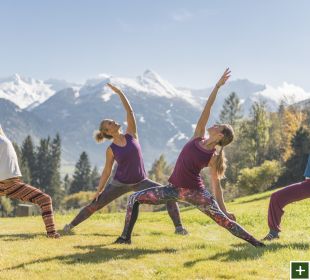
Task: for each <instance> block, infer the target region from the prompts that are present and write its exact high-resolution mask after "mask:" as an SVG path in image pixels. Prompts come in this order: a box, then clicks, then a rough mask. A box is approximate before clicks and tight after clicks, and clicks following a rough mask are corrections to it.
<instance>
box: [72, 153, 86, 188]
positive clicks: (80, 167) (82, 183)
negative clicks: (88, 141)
mask: <svg viewBox="0 0 310 280" xmlns="http://www.w3.org/2000/svg"><path fill="white" fill-rule="evenodd" d="M90 173H91V170H90V163H89V160H88V155H87V154H86V152H82V154H81V155H80V158H79V160H78V162H77V163H76V165H75V171H74V175H73V181H72V184H71V187H70V193H71V194H72V193H77V192H80V191H84V190H88V189H89V188H90V187H91V180H90Z"/></svg>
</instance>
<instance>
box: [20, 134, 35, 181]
mask: <svg viewBox="0 0 310 280" xmlns="http://www.w3.org/2000/svg"><path fill="white" fill-rule="evenodd" d="M21 154H22V155H21V158H22V161H23V162H24V163H25V164H27V166H28V168H29V171H30V178H31V184H32V185H34V184H35V183H36V179H35V178H33V176H32V174H33V173H35V171H34V170H35V168H36V163H35V153H34V147H33V142H32V138H31V136H30V135H28V136H27V137H26V138H25V140H24V142H23V144H22V147H21Z"/></svg>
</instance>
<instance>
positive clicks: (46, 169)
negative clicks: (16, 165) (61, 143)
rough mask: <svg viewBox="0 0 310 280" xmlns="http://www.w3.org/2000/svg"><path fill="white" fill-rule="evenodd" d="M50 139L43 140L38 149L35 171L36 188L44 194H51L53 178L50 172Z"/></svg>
mask: <svg viewBox="0 0 310 280" xmlns="http://www.w3.org/2000/svg"><path fill="white" fill-rule="evenodd" d="M50 167H51V163H50V138H49V137H48V138H47V139H41V140H40V145H39V147H37V153H36V168H35V170H34V177H35V178H36V180H35V184H34V185H35V186H37V187H39V188H40V189H41V190H43V191H44V192H47V193H49V187H50V183H51V178H52V172H51V170H50Z"/></svg>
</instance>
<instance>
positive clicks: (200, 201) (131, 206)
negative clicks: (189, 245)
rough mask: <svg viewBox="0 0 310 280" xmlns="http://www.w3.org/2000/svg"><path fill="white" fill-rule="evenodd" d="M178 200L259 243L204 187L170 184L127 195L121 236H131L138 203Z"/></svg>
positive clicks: (254, 242)
mask: <svg viewBox="0 0 310 280" xmlns="http://www.w3.org/2000/svg"><path fill="white" fill-rule="evenodd" d="M178 200H179V201H185V202H188V203H190V204H192V205H195V206H196V207H197V208H198V209H199V210H200V211H202V212H203V213H205V214H207V215H208V216H209V217H210V218H211V219H213V220H214V221H215V222H216V223H217V224H219V225H220V226H222V227H224V228H226V229H227V230H229V231H230V232H231V233H232V234H233V235H235V236H237V237H239V238H241V239H244V240H246V241H247V242H249V243H251V244H252V245H254V246H256V245H259V244H261V242H259V241H258V240H256V239H255V238H254V237H253V236H252V235H250V234H249V233H248V232H247V231H245V230H244V229H243V228H242V227H241V226H240V225H239V224H237V223H236V222H235V221H233V220H230V219H229V218H228V217H227V216H226V215H225V214H224V213H223V212H222V211H221V209H220V208H219V206H218V204H217V202H216V200H215V199H214V197H213V196H212V195H211V194H210V193H209V192H208V191H207V190H206V189H198V190H196V189H195V190H193V189H188V188H176V187H174V186H173V185H171V184H169V185H166V186H164V187H153V188H150V189H147V190H144V191H140V192H136V193H134V194H132V195H131V196H130V197H129V200H128V205H127V214H126V220H125V226H124V230H123V233H122V235H121V237H122V238H124V239H130V238H131V233H132V230H133V227H134V224H135V222H136V220H137V217H138V212H139V204H155V205H158V204H163V203H167V201H178Z"/></svg>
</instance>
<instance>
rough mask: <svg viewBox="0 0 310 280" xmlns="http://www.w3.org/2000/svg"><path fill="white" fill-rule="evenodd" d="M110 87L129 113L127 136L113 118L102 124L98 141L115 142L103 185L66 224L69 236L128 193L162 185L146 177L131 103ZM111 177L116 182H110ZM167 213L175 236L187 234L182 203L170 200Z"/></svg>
mask: <svg viewBox="0 0 310 280" xmlns="http://www.w3.org/2000/svg"><path fill="white" fill-rule="evenodd" d="M107 85H108V86H109V87H110V89H112V90H113V91H114V92H115V93H116V94H118V96H119V97H120V99H121V102H122V104H123V106H124V108H125V110H126V113H127V124H128V126H127V130H126V133H125V134H123V133H122V132H121V126H120V124H118V123H117V122H115V121H113V120H110V119H105V120H103V121H102V122H101V124H100V128H99V130H98V131H96V133H95V138H96V141H97V142H99V143H100V142H103V141H104V140H105V139H109V140H112V143H111V145H110V146H109V147H108V148H107V150H106V162H105V167H104V169H103V172H102V175H101V178H100V182H99V186H98V189H97V192H96V195H95V197H94V199H93V201H92V202H91V203H90V204H89V205H87V206H85V207H84V208H82V209H81V211H80V212H79V214H78V215H77V216H76V217H75V218H74V219H73V220H72V222H71V223H70V224H67V225H65V227H64V232H65V233H69V232H70V231H71V229H72V228H73V227H75V226H77V225H78V224H80V223H81V222H83V221H84V220H86V219H87V218H89V217H90V216H91V215H92V214H93V213H94V212H96V211H97V210H99V209H101V208H103V207H104V206H106V205H107V204H109V203H110V202H111V201H113V200H115V199H116V198H118V197H120V196H121V195H123V194H125V193H128V192H130V191H141V190H145V189H147V188H150V187H154V186H160V184H158V183H156V182H154V181H152V180H150V179H148V178H147V176H146V172H145V169H144V163H143V157H142V151H141V147H140V144H139V141H138V134H137V125H136V120H135V115H134V112H133V109H132V108H131V106H130V104H129V101H128V100H127V98H126V96H125V94H124V93H123V92H122V91H121V90H119V89H118V88H116V87H115V86H113V85H111V84H107ZM114 161H116V163H117V168H116V173H115V175H114V178H110V176H111V173H112V167H113V164H114ZM111 177H112V176H111ZM109 178H110V179H112V180H110V182H109ZM167 210H168V213H169V215H170V217H171V219H172V221H173V223H174V226H175V233H177V234H182V235H185V234H187V231H186V229H184V228H183V226H182V223H181V219H180V212H179V208H178V204H177V203H176V202H175V201H167Z"/></svg>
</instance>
